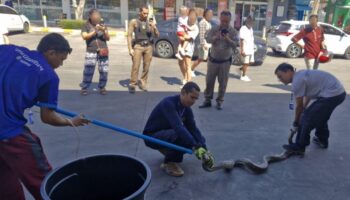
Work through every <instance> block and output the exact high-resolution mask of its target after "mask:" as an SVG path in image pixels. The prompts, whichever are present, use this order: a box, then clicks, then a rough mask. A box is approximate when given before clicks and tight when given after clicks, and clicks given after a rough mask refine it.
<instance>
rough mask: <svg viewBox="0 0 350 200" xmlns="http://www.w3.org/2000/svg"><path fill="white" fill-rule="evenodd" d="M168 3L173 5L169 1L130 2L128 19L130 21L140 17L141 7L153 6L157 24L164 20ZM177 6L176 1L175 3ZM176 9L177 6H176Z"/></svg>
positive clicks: (143, 0) (141, 0) (142, 0)
mask: <svg viewBox="0 0 350 200" xmlns="http://www.w3.org/2000/svg"><path fill="white" fill-rule="evenodd" d="M165 3H167V5H171V4H172V2H171V1H168V0H167V2H165V0H138V1H128V6H129V13H128V17H129V20H131V19H135V18H138V16H139V8H140V7H141V6H152V7H153V14H154V16H155V19H156V21H157V22H159V21H162V20H164V12H165V8H164V5H165ZM174 4H175V1H174ZM174 7H175V6H174Z"/></svg>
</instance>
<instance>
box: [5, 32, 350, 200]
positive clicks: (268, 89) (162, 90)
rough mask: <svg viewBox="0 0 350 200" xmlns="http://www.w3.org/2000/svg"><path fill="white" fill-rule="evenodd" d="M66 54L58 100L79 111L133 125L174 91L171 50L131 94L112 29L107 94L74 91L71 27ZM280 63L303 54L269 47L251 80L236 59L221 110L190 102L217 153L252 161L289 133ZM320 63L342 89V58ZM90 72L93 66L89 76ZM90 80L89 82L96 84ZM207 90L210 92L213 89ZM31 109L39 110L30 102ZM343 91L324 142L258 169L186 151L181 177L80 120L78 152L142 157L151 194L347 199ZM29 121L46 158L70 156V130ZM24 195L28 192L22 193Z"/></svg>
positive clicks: (79, 62)
mask: <svg viewBox="0 0 350 200" xmlns="http://www.w3.org/2000/svg"><path fill="white" fill-rule="evenodd" d="M41 36H42V35H40V34H26V35H22V34H19V35H12V36H10V40H11V42H12V43H14V44H18V45H24V46H26V47H29V48H35V47H36V45H37V43H38V41H39V39H40V38H41ZM66 37H67V39H68V40H69V41H70V43H71V45H72V47H73V53H72V55H70V56H69V58H68V59H67V60H66V61H65V64H64V66H63V67H61V68H59V69H58V70H57V72H58V74H59V76H60V77H61V83H60V97H59V104H60V106H61V107H62V108H66V109H69V110H73V111H76V112H82V113H84V114H86V115H88V116H91V117H93V118H96V119H99V120H104V121H107V122H110V123H113V124H116V125H119V126H121V127H125V128H128V129H131V130H135V131H139V132H141V131H142V129H143V127H144V125H145V122H146V120H147V117H148V116H149V114H150V112H151V110H152V109H153V107H154V106H155V105H156V104H157V103H158V102H159V101H160V100H161V99H162V98H164V97H165V96H168V95H174V94H177V93H178V92H179V90H180V85H179V84H180V82H181V81H180V80H181V78H180V77H181V76H180V71H179V68H178V66H177V62H176V60H175V59H159V58H154V59H153V61H152V65H151V72H150V78H149V92H147V93H145V92H139V91H137V93H136V94H134V95H132V94H129V93H128V92H127V87H126V86H127V83H128V79H129V76H130V69H131V60H130V57H129V56H128V53H127V48H126V42H125V39H124V38H122V37H118V38H114V39H112V41H111V42H110V43H109V47H110V53H111V58H110V74H109V82H108V85H107V90H109V94H108V95H107V96H101V95H99V94H98V93H97V92H96V91H93V90H92V93H91V94H90V95H88V96H86V97H82V96H80V94H79V89H80V88H79V87H78V85H79V83H80V81H81V79H82V71H83V62H84V60H83V58H84V51H85V43H84V42H83V41H82V40H81V39H80V37H79V36H78V35H66ZM281 62H289V63H291V64H294V65H295V66H296V67H297V68H299V69H301V68H304V61H303V59H287V58H285V57H281V56H277V57H276V56H272V55H270V53H269V56H267V58H266V60H265V62H264V64H263V66H261V67H251V68H250V70H249V76H250V78H251V79H252V80H253V81H252V82H249V83H245V82H241V81H239V80H238V79H237V75H236V73H235V69H234V68H236V66H232V69H231V75H230V80H229V85H228V90H227V91H228V93H227V95H226V97H225V102H224V109H223V110H222V111H217V110H216V109H215V108H209V109H198V105H199V104H200V103H201V102H202V100H203V96H201V98H200V99H199V100H198V102H197V103H196V105H195V106H194V107H193V110H194V114H195V116H196V120H197V124H198V126H199V127H200V129H201V131H202V133H203V134H204V136H205V137H206V139H207V143H208V147H209V149H210V151H211V152H212V153H213V155H214V156H215V158H216V160H218V161H220V160H225V159H238V158H249V159H251V160H253V161H257V162H260V161H261V160H262V157H263V155H265V154H274V153H280V152H281V151H282V148H281V145H282V144H284V143H286V142H287V136H288V130H289V128H290V124H291V123H292V113H291V112H290V111H289V110H288V103H289V98H290V92H289V89H290V88H289V87H288V86H283V85H282V84H281V83H279V82H278V81H277V79H276V77H275V76H274V74H273V71H274V69H275V67H276V66H277V65H278V64H279V63H281ZM320 68H321V69H322V70H326V71H329V72H331V73H333V74H335V75H336V76H337V77H338V78H339V79H340V80H341V81H342V82H343V84H344V86H345V87H346V89H347V91H350V84H349V83H350V76H349V71H350V61H348V60H343V59H341V58H340V59H334V60H333V61H332V62H331V63H328V64H324V65H321V66H320ZM198 71H199V73H198V74H199V76H197V77H196V78H194V79H193V81H195V82H197V83H198V84H199V85H200V87H201V89H202V90H204V86H205V74H206V65H205V63H204V64H201V65H200V66H199V68H198ZM97 81H98V73H97V71H96V74H95V77H94V82H95V83H96V82H97ZM92 88H96V84H95V85H94V87H92ZM214 98H215V97H214ZM35 110H36V111H38V109H37V108H36V109H35ZM349 111H350V99H349V96H348V98H347V99H346V101H345V102H344V103H343V104H342V105H341V106H340V107H338V108H337V109H336V111H335V112H334V114H333V116H332V118H331V120H330V123H329V127H330V130H331V138H330V146H329V149H327V150H322V149H318V148H316V147H315V145H312V144H311V145H310V146H309V148H308V149H307V152H306V155H305V157H304V158H298V157H292V158H290V159H288V160H286V161H284V162H281V163H276V164H273V165H271V166H270V168H269V170H268V172H267V173H266V174H263V175H259V176H257V175H252V174H249V173H247V172H245V171H243V170H239V169H235V170H233V171H232V172H231V173H225V172H223V171H218V172H214V173H208V172H205V171H203V170H202V169H201V163H200V162H199V161H198V160H196V158H195V157H194V156H189V155H187V156H186V157H185V160H184V163H183V164H182V167H183V168H184V170H185V176H184V177H182V178H173V177H169V176H167V175H165V174H164V173H163V172H162V171H161V170H160V169H159V165H160V164H161V162H162V156H161V155H160V153H158V152H156V151H154V150H151V149H148V148H146V147H145V145H144V144H143V141H141V140H139V139H135V138H132V137H130V136H126V135H122V134H119V133H116V132H113V131H110V130H107V129H103V128H100V127H96V126H93V125H90V126H87V127H82V128H79V129H78V130H79V138H80V139H79V140H80V146H79V156H78V157H84V156H88V155H92V154H103V153H116V154H118V153H121V154H129V155H132V156H136V157H138V158H140V159H142V160H144V161H145V162H146V163H147V164H148V165H149V166H150V168H151V170H152V176H153V177H152V183H151V185H150V187H149V189H148V190H147V192H146V198H145V199H148V200H151V199H152V200H154V199H161V200H163V199H186V200H187V199H193V200H197V199H205V200H206V199H208V200H212V199H244V200H250V199H287V200H289V199H299V200H310V199H319V200H333V199H334V200H349V199H350V191H349V187H350V172H349V166H350V161H349V160H350V155H349V152H350V146H349V145H348V144H349V143H350V136H349V132H350V125H349V123H348V121H349ZM35 117H36V120H35V124H34V125H32V126H30V128H31V129H32V130H33V131H34V132H35V133H37V134H38V135H39V136H40V137H41V140H42V143H43V146H44V150H45V152H46V154H47V156H48V159H49V161H50V162H51V164H52V165H53V166H54V167H58V166H62V165H64V164H65V163H67V162H68V161H71V160H74V159H76V157H75V152H76V150H77V144H78V140H77V139H76V138H77V137H76V135H75V132H74V129H72V128H56V127H51V126H48V125H45V124H43V123H42V122H40V120H39V115H38V114H36V115H35ZM27 196H28V199H31V197H30V195H28V194H27Z"/></svg>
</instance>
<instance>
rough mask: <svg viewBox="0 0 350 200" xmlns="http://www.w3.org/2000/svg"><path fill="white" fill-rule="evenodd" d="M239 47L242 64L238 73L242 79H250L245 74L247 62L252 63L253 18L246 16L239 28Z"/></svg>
mask: <svg viewBox="0 0 350 200" xmlns="http://www.w3.org/2000/svg"><path fill="white" fill-rule="evenodd" d="M239 37H240V47H241V55H242V61H243V66H242V67H241V68H239V75H240V76H241V80H242V81H246V82H248V81H251V80H250V78H249V77H248V76H247V70H248V66H249V64H252V63H254V62H255V61H254V33H253V18H252V17H251V16H248V17H247V19H246V20H245V25H244V26H242V28H241V29H240V30H239Z"/></svg>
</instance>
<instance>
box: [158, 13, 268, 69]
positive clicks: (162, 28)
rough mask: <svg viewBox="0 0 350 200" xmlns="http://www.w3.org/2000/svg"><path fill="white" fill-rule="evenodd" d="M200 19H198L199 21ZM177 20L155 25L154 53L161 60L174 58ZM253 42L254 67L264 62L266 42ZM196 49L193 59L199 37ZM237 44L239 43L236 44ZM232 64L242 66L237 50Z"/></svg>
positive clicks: (255, 38) (255, 37)
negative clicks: (156, 31) (157, 32)
mask: <svg viewBox="0 0 350 200" xmlns="http://www.w3.org/2000/svg"><path fill="white" fill-rule="evenodd" d="M200 20H201V18H198V21H200ZM177 21H178V19H177V18H175V19H170V20H166V21H162V22H160V23H158V24H157V28H158V30H159V33H160V35H159V37H158V38H156V39H155V41H154V51H155V54H156V55H157V56H159V57H161V58H172V57H174V56H175V53H176V51H177V47H178V44H179V41H178V38H177V35H176V27H177ZM211 24H212V26H213V27H215V26H218V22H217V21H215V20H213V21H212V22H211ZM237 40H238V39H237ZM254 40H255V54H254V56H255V65H261V64H262V63H263V62H264V59H265V56H266V52H267V46H266V42H265V41H264V40H263V39H261V38H259V37H257V36H254ZM195 43H196V47H195V52H194V55H193V56H194V57H197V56H198V45H199V36H198V37H197V38H196V41H195ZM237 44H239V42H237ZM232 64H234V65H242V61H241V56H240V52H239V48H237V49H236V50H235V51H234V55H233V57H232Z"/></svg>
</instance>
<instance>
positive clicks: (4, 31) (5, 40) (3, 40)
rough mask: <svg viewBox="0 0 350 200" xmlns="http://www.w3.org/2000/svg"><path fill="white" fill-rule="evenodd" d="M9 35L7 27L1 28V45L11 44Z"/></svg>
mask: <svg viewBox="0 0 350 200" xmlns="http://www.w3.org/2000/svg"><path fill="white" fill-rule="evenodd" d="M7 34H8V30H7V28H6V27H5V26H0V45H2V44H9V43H10V42H9V39H8V37H7Z"/></svg>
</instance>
